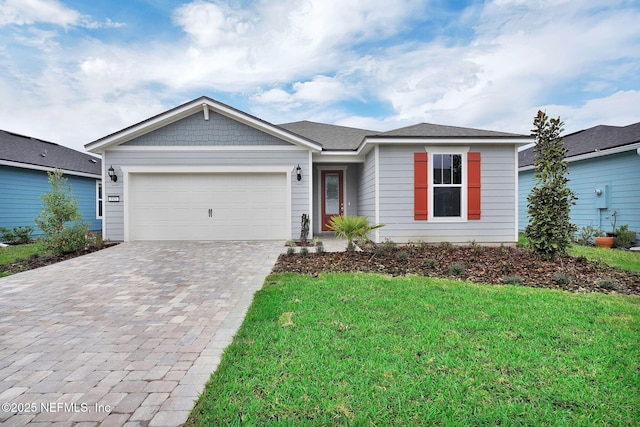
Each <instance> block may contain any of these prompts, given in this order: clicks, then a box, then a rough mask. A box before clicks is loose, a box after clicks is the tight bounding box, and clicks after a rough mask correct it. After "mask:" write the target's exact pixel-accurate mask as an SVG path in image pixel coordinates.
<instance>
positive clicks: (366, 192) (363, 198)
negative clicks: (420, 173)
mask: <svg viewBox="0 0 640 427" xmlns="http://www.w3.org/2000/svg"><path fill="white" fill-rule="evenodd" d="M375 165H376V163H375V150H371V151H370V152H369V153H368V154H367V156H366V158H365V162H364V164H363V165H362V166H361V167H360V170H359V172H360V180H359V186H358V202H359V203H358V215H362V216H366V217H369V220H370V221H371V222H375V217H376V200H375ZM412 167H413V166H412Z"/></svg>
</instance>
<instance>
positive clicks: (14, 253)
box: [0, 243, 42, 277]
mask: <svg viewBox="0 0 640 427" xmlns="http://www.w3.org/2000/svg"><path fill="white" fill-rule="evenodd" d="M41 252H42V246H41V245H39V244H37V243H31V244H28V245H12V246H6V247H0V277H4V276H8V275H9V274H10V273H9V272H7V271H5V269H6V268H8V267H7V266H8V264H10V263H13V262H15V261H16V260H19V259H28V258H29V257H31V256H32V255H35V254H40V253H41Z"/></svg>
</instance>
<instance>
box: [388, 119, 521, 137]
mask: <svg viewBox="0 0 640 427" xmlns="http://www.w3.org/2000/svg"><path fill="white" fill-rule="evenodd" d="M376 136H385V137H394V138H402V137H409V138H416V137H424V138H431V137H436V138H529V136H527V135H519V134H516V133H507V132H496V131H492V130H484V129H473V128H464V127H459V126H446V125H436V124H432V123H418V124H416V125H412V126H407V127H403V128H399V129H394V130H390V131H387V132H383V133H379V134H377V135H376Z"/></svg>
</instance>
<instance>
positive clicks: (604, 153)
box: [518, 142, 640, 172]
mask: <svg viewBox="0 0 640 427" xmlns="http://www.w3.org/2000/svg"><path fill="white" fill-rule="evenodd" d="M634 150H640V142H636V143H635V144H629V145H623V146H622V147H615V148H609V149H608V150H598V151H592V152H591V153H585V154H580V155H577V156H572V157H567V158H565V161H567V162H568V163H572V162H579V161H580V160H588V159H595V158H597V157H604V156H608V155H610V154H618V153H624V152H625V151H634ZM535 168H536V167H535V165H529V166H523V167H521V168H518V171H521V172H524V171H528V170H532V169H535Z"/></svg>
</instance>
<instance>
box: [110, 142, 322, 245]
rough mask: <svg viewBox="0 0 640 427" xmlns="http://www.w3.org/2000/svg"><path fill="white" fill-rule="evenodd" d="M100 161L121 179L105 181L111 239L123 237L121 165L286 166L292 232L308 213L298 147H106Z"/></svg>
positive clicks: (302, 153)
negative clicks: (112, 199)
mask: <svg viewBox="0 0 640 427" xmlns="http://www.w3.org/2000/svg"><path fill="white" fill-rule="evenodd" d="M103 161H104V162H105V164H106V165H110V166H111V165H113V168H114V169H115V170H116V174H117V175H118V177H120V179H119V180H118V182H115V183H114V182H111V181H110V180H107V182H106V183H105V192H104V194H105V198H104V200H105V212H106V219H105V221H106V226H105V229H106V230H105V231H106V238H108V239H111V240H113V241H121V240H124V208H125V205H127V200H125V194H124V188H123V179H122V170H121V168H122V167H123V166H167V167H182V168H188V167H190V166H192V167H194V166H213V167H215V166H225V167H228V166H251V167H255V168H256V169H257V168H258V166H257V165H259V166H288V167H290V168H291V171H292V180H291V198H292V201H291V236H292V237H295V238H297V237H299V236H300V217H301V216H302V214H303V213H309V197H310V195H309V181H308V180H309V179H310V176H309V171H310V170H311V165H309V153H308V151H306V150H304V149H300V150H291V149H287V150H276V149H274V150H267V151H265V150H262V151H251V150H228V151H227V150H223V151H221V150H211V151H207V150H186V151H173V150H171V151H153V150H141V151H129V150H127V151H117V150H112V151H107V152H106V153H105V155H104V159H103ZM298 164H300V167H301V168H302V180H301V181H298V180H296V179H295V168H296V166H297V165H298ZM108 196H119V197H120V201H119V202H109V201H108Z"/></svg>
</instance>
